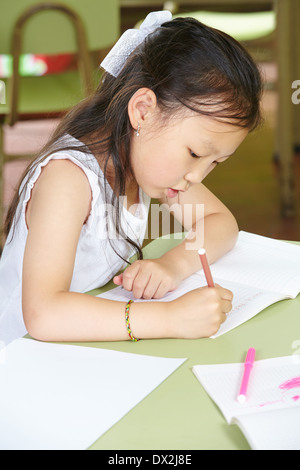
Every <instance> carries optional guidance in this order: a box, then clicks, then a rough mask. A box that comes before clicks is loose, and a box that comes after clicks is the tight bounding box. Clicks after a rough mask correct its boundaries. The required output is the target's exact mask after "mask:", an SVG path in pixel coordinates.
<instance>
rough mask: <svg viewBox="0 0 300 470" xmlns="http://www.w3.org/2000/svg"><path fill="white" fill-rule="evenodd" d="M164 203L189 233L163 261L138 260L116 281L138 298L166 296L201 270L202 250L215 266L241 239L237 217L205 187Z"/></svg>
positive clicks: (195, 186)
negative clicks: (199, 252)
mask: <svg viewBox="0 0 300 470" xmlns="http://www.w3.org/2000/svg"><path fill="white" fill-rule="evenodd" d="M160 202H161V203H163V204H165V205H166V207H167V208H168V209H169V210H170V211H171V212H172V213H173V214H174V217H175V218H176V219H177V220H179V222H180V223H182V226H183V228H184V230H186V231H188V232H189V234H188V236H187V237H186V239H185V240H184V241H183V242H182V243H180V244H179V245H177V246H176V247H175V248H173V249H171V250H170V251H168V252H167V253H165V254H164V255H163V256H161V257H160V258H158V259H154V260H144V261H136V262H135V263H133V264H132V265H131V266H130V267H129V268H127V269H126V270H125V271H124V273H123V274H122V275H119V276H116V277H115V278H114V281H115V283H116V284H119V285H120V284H122V286H123V287H124V288H125V289H127V290H129V291H132V292H133V294H134V295H135V297H136V298H141V297H143V298H148V299H150V298H157V299H159V298H161V297H163V296H164V295H165V294H166V293H167V292H168V291H171V290H174V289H175V288H176V287H178V285H179V284H180V282H181V281H182V280H183V279H185V278H187V277H188V276H190V275H191V274H193V273H194V272H195V271H198V270H199V269H201V263H200V259H199V255H198V250H199V248H202V247H205V249H206V252H207V257H208V262H209V263H213V262H214V261H216V260H217V259H218V258H220V257H221V256H222V255H224V254H225V253H226V252H228V251H230V250H231V249H232V248H233V247H234V245H235V243H236V240H237V237H238V225H237V223H236V220H235V218H234V216H233V215H232V214H231V212H230V211H229V210H228V209H227V207H226V206H225V205H224V204H223V203H222V202H221V201H220V200H219V199H218V198H217V197H216V196H214V194H213V193H212V192H211V191H209V190H208V189H207V188H206V187H205V186H204V185H203V184H197V185H194V186H192V187H190V188H189V190H188V191H186V192H184V193H183V192H182V193H180V195H179V197H178V198H176V199H175V198H174V199H169V200H161V201H160Z"/></svg>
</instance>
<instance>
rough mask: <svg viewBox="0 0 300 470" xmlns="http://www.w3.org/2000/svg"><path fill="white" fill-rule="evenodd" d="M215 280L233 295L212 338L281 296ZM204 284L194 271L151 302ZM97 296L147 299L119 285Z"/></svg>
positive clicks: (161, 300)
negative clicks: (176, 285)
mask: <svg viewBox="0 0 300 470" xmlns="http://www.w3.org/2000/svg"><path fill="white" fill-rule="evenodd" d="M215 282H216V283H217V284H219V285H221V286H222V287H225V288H226V289H229V290H231V292H233V295H234V296H233V302H232V310H231V312H230V313H229V314H228V315H227V320H226V321H225V322H224V323H223V324H222V325H221V327H220V329H219V331H218V332H217V333H216V334H215V335H213V336H212V338H217V337H218V336H221V335H222V334H224V333H227V332H228V331H230V330H232V329H233V328H235V327H237V326H239V325H241V324H242V323H244V322H245V321H247V320H249V319H250V318H252V317H254V316H255V315H256V314H257V313H259V312H260V311H261V310H263V309H264V308H266V307H267V306H269V305H271V304H272V303H274V302H277V301H278V300H280V299H281V298H282V296H281V295H280V294H279V295H278V294H277V293H274V292H268V291H265V290H261V289H257V288H254V287H249V286H245V285H242V284H238V283H234V282H229V281H223V280H222V279H215ZM206 285H207V284H206V279H205V277H204V276H203V275H202V274H199V273H196V274H193V275H192V276H190V277H189V278H187V279H185V280H184V281H182V283H181V284H180V286H179V287H178V288H177V289H176V290H175V291H173V292H168V293H167V294H166V295H165V296H164V297H163V298H162V299H151V302H169V301H171V300H175V299H177V298H178V297H180V296H182V295H184V294H186V293H187V292H189V291H191V290H193V289H197V288H198V287H203V286H206ZM98 297H102V298H105V299H110V300H116V301H121V302H128V300H130V299H132V300H134V301H135V302H148V300H144V299H135V298H134V296H133V294H132V292H128V291H127V290H125V289H123V288H122V287H120V286H119V287H116V288H115V289H112V290H110V291H107V292H105V293H104V294H100V295H98Z"/></svg>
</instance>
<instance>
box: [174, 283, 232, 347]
mask: <svg viewBox="0 0 300 470" xmlns="http://www.w3.org/2000/svg"><path fill="white" fill-rule="evenodd" d="M232 299H233V294H232V292H231V291H230V290H228V289H224V288H223V287H221V286H218V285H216V286H215V287H201V288H199V289H195V290H192V291H190V292H188V293H187V294H184V295H183V296H181V297H179V298H177V299H176V300H173V301H172V302H168V304H169V307H170V311H169V312H170V325H171V329H172V334H171V336H173V337H176V338H189V339H196V338H204V337H210V336H212V335H214V334H216V333H217V331H218V330H219V328H220V326H221V324H222V323H223V322H224V321H225V320H226V318H227V317H226V314H227V313H229V312H230V310H231V309H232Z"/></svg>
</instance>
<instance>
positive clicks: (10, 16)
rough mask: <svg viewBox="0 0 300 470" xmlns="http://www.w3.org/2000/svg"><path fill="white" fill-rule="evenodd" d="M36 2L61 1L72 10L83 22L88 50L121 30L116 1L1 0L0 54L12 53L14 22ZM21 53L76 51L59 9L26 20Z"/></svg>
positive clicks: (103, 45) (66, 20)
mask: <svg viewBox="0 0 300 470" xmlns="http://www.w3.org/2000/svg"><path fill="white" fill-rule="evenodd" d="M37 4H44V5H45V6H49V5H50V6H51V5H53V4H60V5H65V6H66V7H69V8H70V9H72V10H74V12H76V13H77V14H78V16H79V17H80V18H81V21H82V23H83V25H84V28H85V31H86V35H87V43H88V48H89V50H97V49H104V48H107V47H110V46H112V45H113V44H114V43H115V41H116V40H117V39H118V37H119V32H120V6H119V0H62V1H59V0H58V1H57V2H55V1H52V2H50V1H49V2H43V1H38V0H1V14H0V54H10V53H11V44H10V42H11V35H12V30H13V25H14V24H15V22H16V21H17V19H18V18H19V17H20V15H22V14H23V12H24V11H25V10H27V9H28V8H30V7H33V6H34V5H37ZM22 52H23V53H32V54H60V53H68V52H70V53H72V52H76V44H75V41H74V33H73V30H72V24H71V22H70V19H69V18H68V17H67V16H66V15H62V14H60V13H59V12H58V11H54V10H53V11H49V10H45V11H40V12H39V13H37V14H36V15H34V16H32V17H31V18H30V20H29V21H28V28H26V31H25V32H24V37H23V41H22Z"/></svg>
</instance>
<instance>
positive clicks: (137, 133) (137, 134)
mask: <svg viewBox="0 0 300 470" xmlns="http://www.w3.org/2000/svg"><path fill="white" fill-rule="evenodd" d="M140 129H141V126H140V123H139V122H138V127H137V130H136V133H135V135H136V136H137V137H139V135H140Z"/></svg>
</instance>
